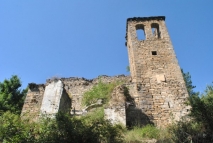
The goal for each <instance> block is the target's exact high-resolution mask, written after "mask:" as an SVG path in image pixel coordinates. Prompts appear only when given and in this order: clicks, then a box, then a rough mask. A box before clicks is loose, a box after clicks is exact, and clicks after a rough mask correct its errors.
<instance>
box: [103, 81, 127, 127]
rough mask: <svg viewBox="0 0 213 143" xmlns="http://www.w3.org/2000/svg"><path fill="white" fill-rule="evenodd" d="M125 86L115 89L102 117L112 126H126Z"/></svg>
mask: <svg viewBox="0 0 213 143" xmlns="http://www.w3.org/2000/svg"><path fill="white" fill-rule="evenodd" d="M125 88H126V87H125V86H123V85H120V86H117V87H115V89H114V90H113V92H112V94H111V98H110V101H109V103H108V106H106V107H105V109H104V117H105V119H107V120H109V121H110V122H111V123H112V124H118V123H120V124H123V125H125V126H126V106H125V104H126V100H127V99H126V96H125Z"/></svg>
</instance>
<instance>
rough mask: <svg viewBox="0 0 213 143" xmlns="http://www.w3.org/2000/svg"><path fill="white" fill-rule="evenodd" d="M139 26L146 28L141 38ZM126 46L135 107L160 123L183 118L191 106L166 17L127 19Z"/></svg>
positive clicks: (151, 119) (165, 123)
mask: <svg viewBox="0 0 213 143" xmlns="http://www.w3.org/2000/svg"><path fill="white" fill-rule="evenodd" d="M137 30H142V31H143V32H144V37H145V38H144V39H143V40H138V38H137V32H136V31H137ZM126 32H127V34H126V40H127V41H126V46H127V49H128V55H129V63H130V72H131V77H132V84H133V85H134V86H135V92H134V93H133V94H131V96H132V97H133V98H134V101H135V104H136V108H138V109H139V111H141V112H142V114H145V115H146V116H147V117H146V118H143V117H141V121H145V120H149V122H153V123H155V124H156V125H158V126H161V125H167V124H169V123H171V121H172V120H180V118H181V117H183V116H185V115H186V114H187V111H188V109H189V107H187V106H186V105H185V104H184V103H185V101H186V99H187V98H188V93H187V90H186V86H185V82H184V80H183V76H182V73H181V69H180V67H179V65H178V62H177V59H176V55H175V52H174V50H173V46H172V43H171V40H170V37H169V34H168V31H167V29H166V25H165V17H164V16H160V17H142V18H129V19H127V31H126Z"/></svg>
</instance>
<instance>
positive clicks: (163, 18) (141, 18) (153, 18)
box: [125, 16, 166, 46]
mask: <svg viewBox="0 0 213 143" xmlns="http://www.w3.org/2000/svg"><path fill="white" fill-rule="evenodd" d="M165 19H166V17H165V16H150V17H132V18H127V21H126V36H125V39H126V42H125V46H127V31H128V22H129V21H149V20H164V21H165Z"/></svg>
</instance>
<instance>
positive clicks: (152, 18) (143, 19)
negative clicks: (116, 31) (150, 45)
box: [127, 16, 166, 22]
mask: <svg viewBox="0 0 213 143" xmlns="http://www.w3.org/2000/svg"><path fill="white" fill-rule="evenodd" d="M165 19H166V17H165V16H151V17H133V18H127V22H128V21H148V20H165Z"/></svg>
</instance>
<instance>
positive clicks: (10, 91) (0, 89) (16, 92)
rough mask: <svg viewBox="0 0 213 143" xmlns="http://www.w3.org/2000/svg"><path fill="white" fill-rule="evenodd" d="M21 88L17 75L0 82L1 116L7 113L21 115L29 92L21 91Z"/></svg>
mask: <svg viewBox="0 0 213 143" xmlns="http://www.w3.org/2000/svg"><path fill="white" fill-rule="evenodd" d="M20 87H21V81H20V79H19V77H18V76H16V75H13V76H12V77H11V78H10V79H9V80H8V79H5V80H4V81H3V82H2V83H1V82H0V115H1V114H2V113H3V112H6V111H11V112H13V113H17V114H20V113H21V109H22V106H23V103H24V99H25V95H26V92H27V90H26V89H25V90H21V89H20Z"/></svg>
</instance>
